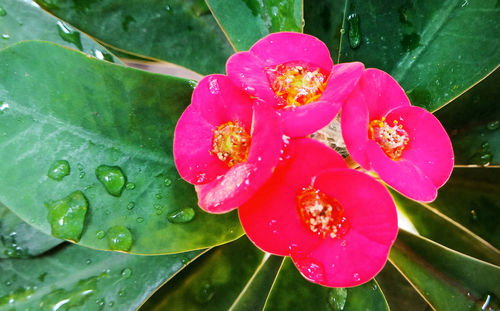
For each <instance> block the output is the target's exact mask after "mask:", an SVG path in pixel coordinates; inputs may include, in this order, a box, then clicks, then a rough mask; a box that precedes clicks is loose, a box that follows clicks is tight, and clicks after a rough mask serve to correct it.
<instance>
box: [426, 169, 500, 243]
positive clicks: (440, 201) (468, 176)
mask: <svg viewBox="0 0 500 311" xmlns="http://www.w3.org/2000/svg"><path fill="white" fill-rule="evenodd" d="M499 193H500V169H498V168H487V169H485V168H455V170H454V171H453V174H452V175H451V178H450V180H448V182H447V183H446V184H445V185H444V186H443V187H442V188H441V189H440V190H439V195H438V197H437V199H436V201H434V203H433V204H432V206H433V207H434V208H436V209H437V210H439V211H440V212H441V213H443V214H445V215H447V216H448V217H450V218H451V219H453V220H454V221H456V222H458V223H460V224H461V225H462V226H464V227H466V228H467V229H469V230H470V231H472V232H474V233H475V234H477V235H479V236H480V237H482V238H483V239H484V240H486V241H488V242H489V243H490V244H491V245H493V246H494V247H496V248H497V249H500V226H498V215H499V213H500V200H499V199H498V194H499Z"/></svg>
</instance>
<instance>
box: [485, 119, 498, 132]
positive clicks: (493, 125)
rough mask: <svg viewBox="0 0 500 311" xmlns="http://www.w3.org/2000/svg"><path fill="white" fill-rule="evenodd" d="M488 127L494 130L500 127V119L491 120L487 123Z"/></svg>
mask: <svg viewBox="0 0 500 311" xmlns="http://www.w3.org/2000/svg"><path fill="white" fill-rule="evenodd" d="M486 128H487V129H488V130H490V131H494V130H496V129H498V128H500V121H499V120H495V121H491V122H489V123H488V124H487V125H486Z"/></svg>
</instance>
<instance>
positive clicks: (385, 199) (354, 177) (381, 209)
mask: <svg viewBox="0 0 500 311" xmlns="http://www.w3.org/2000/svg"><path fill="white" fill-rule="evenodd" d="M286 156H287V158H288V160H287V161H285V162H284V163H283V164H282V165H280V166H278V167H277V169H276V171H275V173H274V174H273V176H272V178H271V179H269V181H268V182H267V183H266V184H265V185H264V186H263V187H262V188H261V189H260V190H259V191H258V192H257V193H256V194H255V195H254V196H253V197H252V198H251V199H250V200H249V201H247V202H246V203H245V204H243V205H242V206H241V207H240V208H239V210H238V211H239V216H240V220H241V223H242V225H243V228H244V229H245V232H246V234H247V235H248V237H249V238H250V239H251V240H252V241H253V243H255V244H256V245H257V246H258V247H259V248H261V249H262V250H264V251H266V252H270V253H272V254H276V255H281V256H291V258H292V260H293V262H294V263H295V265H296V266H297V268H298V269H299V271H300V272H301V273H302V275H303V276H304V277H305V278H306V279H308V280H309V281H311V282H314V283H318V284H321V285H325V286H330V287H350V286H356V285H359V284H362V283H365V282H367V281H369V280H370V279H371V278H373V277H374V276H375V275H376V274H377V273H378V272H379V271H380V270H381V269H382V267H383V266H384V264H385V262H386V260H387V256H388V252H389V249H390V247H391V245H392V244H393V242H394V240H395V238H396V235H397V230H398V225H397V216H396V207H395V205H394V202H393V200H392V198H391V196H390V195H389V193H388V191H387V189H385V187H384V186H382V185H381V184H380V183H378V182H377V181H375V180H374V179H373V178H371V177H370V176H368V175H366V174H363V173H360V172H357V171H355V170H351V169H348V168H347V167H346V164H345V162H344V160H343V158H342V157H341V156H340V155H339V154H338V153H336V152H335V151H334V150H333V149H331V148H329V147H327V146H325V145H323V144H321V143H319V142H317V141H314V140H311V139H309V138H299V139H292V140H291V142H290V144H289V146H288V147H287V149H286ZM308 186H313V187H314V188H315V189H318V190H320V191H321V192H323V193H325V194H326V195H328V196H329V197H331V198H334V199H336V200H337V201H338V202H340V204H341V205H342V207H343V209H344V215H345V217H346V219H347V220H348V222H349V224H350V227H349V229H348V231H347V232H346V233H345V235H343V236H337V237H330V236H329V235H326V236H321V235H318V234H317V233H315V232H313V231H311V230H310V228H309V227H308V226H307V224H306V223H305V222H304V221H303V218H301V216H300V215H299V212H298V209H297V194H298V193H299V192H300V191H301V190H302V189H304V188H305V187H308Z"/></svg>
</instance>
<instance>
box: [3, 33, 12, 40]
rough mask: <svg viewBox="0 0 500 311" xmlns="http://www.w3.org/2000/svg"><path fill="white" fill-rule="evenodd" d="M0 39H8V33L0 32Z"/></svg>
mask: <svg viewBox="0 0 500 311" xmlns="http://www.w3.org/2000/svg"><path fill="white" fill-rule="evenodd" d="M2 39H4V40H9V39H10V35H9V34H8V33H3V34H2Z"/></svg>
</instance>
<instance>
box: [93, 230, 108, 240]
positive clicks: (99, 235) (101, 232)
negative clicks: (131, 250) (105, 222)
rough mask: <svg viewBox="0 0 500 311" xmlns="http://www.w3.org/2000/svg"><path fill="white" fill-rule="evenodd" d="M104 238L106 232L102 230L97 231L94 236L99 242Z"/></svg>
mask: <svg viewBox="0 0 500 311" xmlns="http://www.w3.org/2000/svg"><path fill="white" fill-rule="evenodd" d="M104 236H106V232H104V231H102V230H99V231H97V233H96V234H95V237H96V238H98V239H99V240H102V239H103V238H104Z"/></svg>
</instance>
